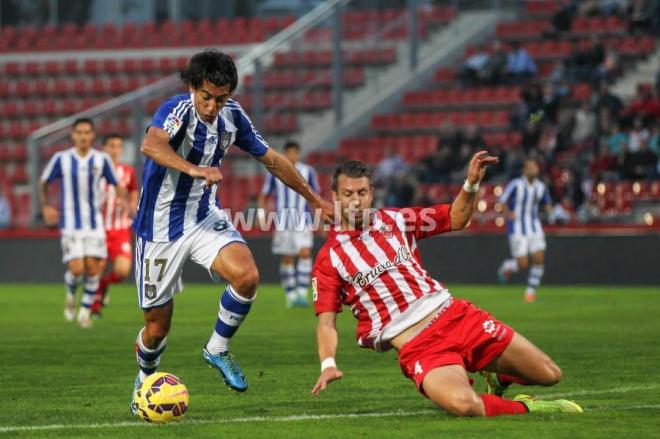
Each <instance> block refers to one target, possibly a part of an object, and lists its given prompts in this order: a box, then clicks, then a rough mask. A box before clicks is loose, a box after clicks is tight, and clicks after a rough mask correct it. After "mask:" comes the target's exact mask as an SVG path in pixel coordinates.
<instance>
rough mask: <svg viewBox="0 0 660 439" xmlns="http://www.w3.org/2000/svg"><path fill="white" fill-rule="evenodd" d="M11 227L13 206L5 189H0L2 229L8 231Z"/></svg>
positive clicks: (0, 223)
mask: <svg viewBox="0 0 660 439" xmlns="http://www.w3.org/2000/svg"><path fill="white" fill-rule="evenodd" d="M9 226H11V206H10V205H9V200H7V197H6V196H5V191H4V189H3V188H0V229H7V228H9Z"/></svg>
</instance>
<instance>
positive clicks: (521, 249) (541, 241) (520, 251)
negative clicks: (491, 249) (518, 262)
mask: <svg viewBox="0 0 660 439" xmlns="http://www.w3.org/2000/svg"><path fill="white" fill-rule="evenodd" d="M509 246H510V247H511V256H513V257H514V258H520V257H523V256H527V255H528V254H534V253H536V252H540V251H545V234H543V233H540V234H536V235H528V236H523V235H509Z"/></svg>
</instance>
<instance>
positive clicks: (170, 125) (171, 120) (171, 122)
mask: <svg viewBox="0 0 660 439" xmlns="http://www.w3.org/2000/svg"><path fill="white" fill-rule="evenodd" d="M181 123H182V122H181V119H179V118H178V117H176V116H175V115H174V114H170V115H169V116H167V119H165V123H164V124H163V129H164V130H165V131H167V133H168V134H169V135H170V136H173V135H174V134H175V133H176V132H177V131H179V128H181Z"/></svg>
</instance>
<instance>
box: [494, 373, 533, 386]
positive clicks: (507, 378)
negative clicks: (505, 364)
mask: <svg viewBox="0 0 660 439" xmlns="http://www.w3.org/2000/svg"><path fill="white" fill-rule="evenodd" d="M497 381H499V382H500V384H501V385H503V386H510V385H511V384H513V383H516V384H520V385H521V386H532V385H533V384H532V383H531V382H529V381H527V380H525V379H523V378H519V377H516V376H513V375H506V374H503V373H498V374H497Z"/></svg>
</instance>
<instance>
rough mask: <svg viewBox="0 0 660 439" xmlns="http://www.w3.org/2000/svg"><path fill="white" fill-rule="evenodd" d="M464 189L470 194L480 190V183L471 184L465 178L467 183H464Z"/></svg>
mask: <svg viewBox="0 0 660 439" xmlns="http://www.w3.org/2000/svg"><path fill="white" fill-rule="evenodd" d="M463 190H464V191H465V192H467V193H469V194H474V193H475V192H477V191H479V183H475V184H470V183H468V181H467V180H465V183H463Z"/></svg>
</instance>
